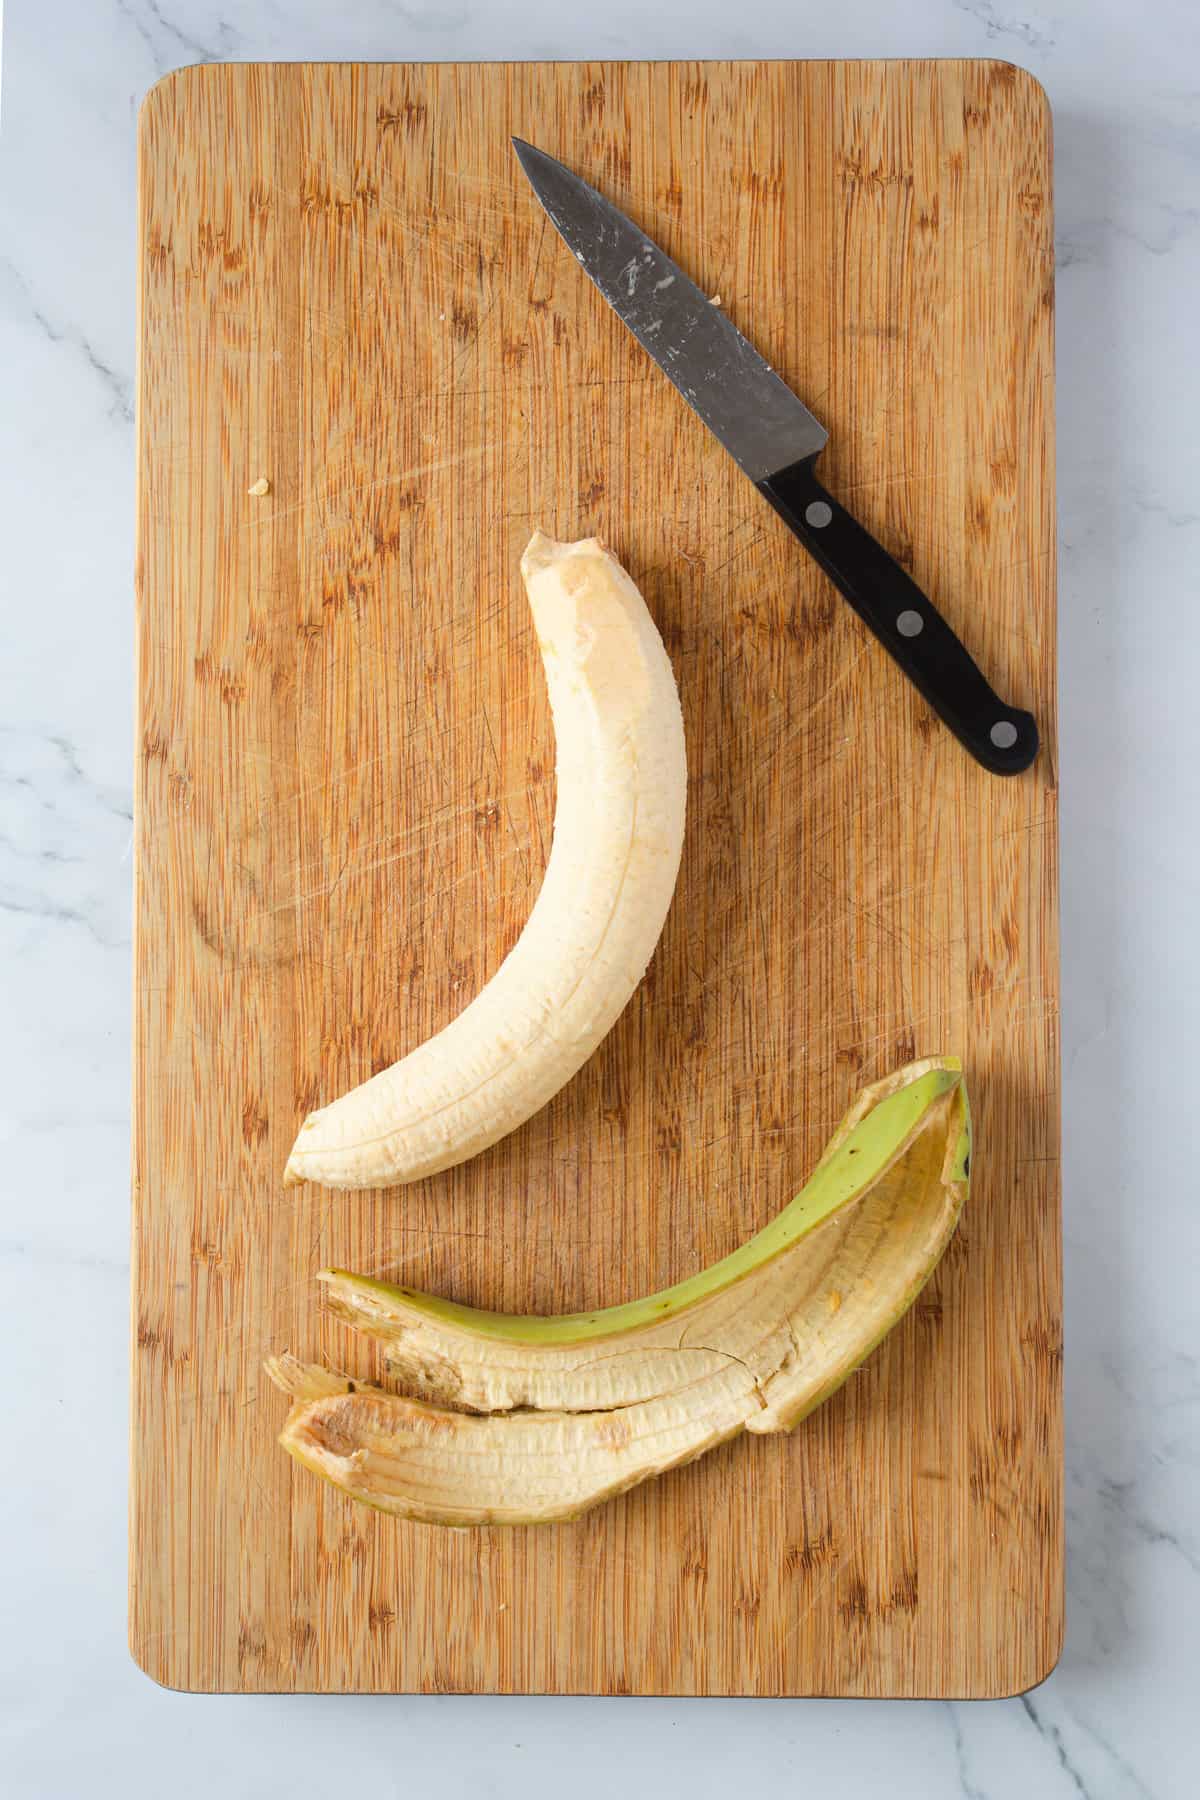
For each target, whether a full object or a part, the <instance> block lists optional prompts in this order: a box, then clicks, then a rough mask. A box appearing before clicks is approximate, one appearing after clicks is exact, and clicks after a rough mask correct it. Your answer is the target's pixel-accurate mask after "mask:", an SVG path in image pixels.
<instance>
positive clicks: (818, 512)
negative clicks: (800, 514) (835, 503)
mask: <svg viewBox="0 0 1200 1800" xmlns="http://www.w3.org/2000/svg"><path fill="white" fill-rule="evenodd" d="M832 517H833V508H832V506H830V505H829V503H828V502H827V501H825V500H810V501H809V503H808V505H807V506H806V507H805V509H804V523H805V524H806V525H812V526H813V527H814V528H815V529H816V530H817V531H820V529H821V527H822V525H828V523H829V521H830V519H832Z"/></svg>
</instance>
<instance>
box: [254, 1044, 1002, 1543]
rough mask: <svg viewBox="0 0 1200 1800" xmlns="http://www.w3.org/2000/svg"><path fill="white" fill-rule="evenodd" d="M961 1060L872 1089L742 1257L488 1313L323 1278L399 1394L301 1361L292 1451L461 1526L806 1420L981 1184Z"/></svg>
mask: <svg viewBox="0 0 1200 1800" xmlns="http://www.w3.org/2000/svg"><path fill="white" fill-rule="evenodd" d="M970 1129H971V1128H970V1113H969V1110H968V1105H967V1096H966V1089H965V1087H964V1084H963V1079H962V1070H961V1066H960V1064H959V1063H958V1062H957V1061H956V1060H955V1059H953V1058H950V1057H931V1058H928V1059H926V1060H924V1061H921V1062H915V1063H910V1064H909V1065H908V1066H907V1067H905V1068H903V1069H900V1070H898V1071H897V1072H896V1073H895V1074H893V1075H890V1076H888V1077H887V1078H886V1079H885V1080H883V1081H880V1082H877V1083H875V1084H874V1086H872V1087H868V1088H866V1089H864V1090H863V1092H862V1093H861V1094H860V1095H859V1097H858V1099H857V1100H856V1101H855V1103H854V1105H853V1106H852V1107H851V1109H850V1111H849V1112H848V1113H847V1115H846V1117H845V1118H844V1119H843V1121H842V1123H841V1125H840V1126H839V1127H838V1129H837V1131H836V1132H835V1133H834V1136H833V1138H832V1139H831V1140H830V1143H829V1145H828V1147H827V1149H826V1150H825V1153H824V1155H823V1156H822V1157H821V1160H820V1162H819V1163H818V1164H817V1167H816V1169H815V1170H814V1171H813V1174H812V1176H811V1178H810V1180H809V1181H808V1183H807V1184H806V1185H805V1187H804V1188H803V1189H802V1191H801V1192H800V1193H799V1194H798V1195H797V1197H796V1198H795V1199H794V1200H793V1201H792V1203H791V1204H790V1206H788V1207H786V1208H785V1209H784V1211H783V1212H782V1213H780V1214H779V1216H778V1217H777V1218H776V1219H774V1220H773V1221H772V1222H771V1224H769V1225H768V1226H766V1227H765V1229H764V1230H762V1231H760V1232H759V1233H758V1234H757V1236H755V1237H753V1238H751V1239H750V1240H749V1242H748V1243H746V1244H744V1245H743V1246H742V1247H741V1249H739V1250H735V1251H734V1252H733V1253H732V1255H730V1256H727V1257H725V1258H723V1259H722V1261H720V1262H717V1263H714V1264H713V1265H712V1266H711V1267H710V1268H708V1269H706V1270H704V1271H703V1272H702V1273H701V1274H699V1275H695V1276H692V1277H691V1278H690V1279H689V1280H687V1281H682V1282H679V1283H678V1284H677V1285H676V1286H675V1287H671V1288H666V1289H664V1290H663V1292H661V1293H658V1294H652V1295H649V1296H648V1297H647V1298H645V1299H643V1300H636V1301H633V1302H631V1303H629V1304H627V1305H624V1306H615V1307H610V1308H608V1309H607V1310H605V1311H601V1312H591V1313H569V1314H562V1315H560V1316H558V1317H554V1318H535V1317H531V1318H518V1317H512V1316H509V1315H506V1314H502V1313H489V1312H479V1311H476V1310H475V1309H474V1308H472V1307H467V1306H459V1305H456V1304H455V1303H454V1302H452V1301H448V1300H441V1299H438V1298H436V1297H434V1296H433V1295H430V1294H422V1293H418V1292H416V1291H414V1290H412V1289H409V1288H400V1287H391V1286H389V1285H387V1284H386V1283H384V1282H379V1281H372V1280H368V1279H367V1278H366V1277H364V1276H360V1275H351V1274H347V1273H345V1272H343V1271H341V1270H336V1269H335V1270H326V1271H324V1272H323V1274H322V1276H321V1280H322V1281H323V1282H324V1283H325V1287H326V1294H327V1298H328V1302H329V1305H330V1307H331V1308H332V1310H333V1311H334V1312H335V1313H337V1314H338V1315H339V1316H340V1317H341V1318H343V1319H345V1320H347V1321H348V1322H349V1323H350V1324H352V1325H354V1326H355V1327H356V1328H357V1329H359V1330H361V1331H363V1332H365V1333H366V1334H367V1335H368V1336H370V1337H373V1338H375V1339H376V1340H378V1341H379V1342H380V1343H381V1345H382V1347H383V1353H384V1359H385V1362H386V1365H387V1368H388V1372H389V1374H390V1376H391V1377H392V1378H393V1379H394V1380H395V1381H396V1383H397V1385H398V1386H399V1387H400V1388H401V1389H402V1390H403V1392H401V1393H394V1392H389V1391H384V1390H383V1389H381V1388H375V1387H367V1386H364V1385H363V1384H361V1383H358V1382H355V1381H352V1380H350V1379H349V1378H347V1377H344V1376H339V1375H334V1374H331V1373H330V1372H329V1371H328V1370H326V1369H323V1368H320V1367H317V1366H314V1365H311V1364H304V1363H300V1362H298V1361H296V1360H295V1358H293V1357H290V1356H283V1357H277V1358H275V1359H273V1360H272V1361H271V1362H270V1363H268V1364H267V1370H268V1373H269V1374H270V1375H271V1377H272V1379H273V1380H274V1381H275V1382H276V1383H277V1385H278V1386H279V1387H281V1388H282V1389H283V1390H284V1391H285V1392H286V1393H288V1394H289V1395H290V1396H291V1398H292V1408H291V1411H290V1413H289V1415H288V1419H287V1423H286V1425H285V1426H284V1429H283V1432H282V1434H281V1437H280V1442H281V1443H282V1445H283V1447H284V1449H285V1450H287V1451H288V1452H289V1454H290V1455H292V1456H294V1457H295V1458H296V1460H297V1461H298V1462H301V1463H303V1464H304V1465H305V1467H306V1468H309V1469H311V1470H312V1471H313V1472H314V1474H317V1475H321V1476H324V1478H325V1479H326V1480H328V1481H331V1482H332V1483H333V1484H334V1485H335V1486H336V1487H339V1488H341V1489H342V1490H343V1492H345V1493H346V1494H348V1495H350V1496H351V1498H353V1499H355V1500H361V1501H364V1502H365V1503H367V1504H368V1505H371V1506H375V1507H378V1508H379V1509H380V1510H382V1511H384V1512H388V1513H394V1514H396V1515H397V1516H398V1517H400V1518H407V1519H416V1520H420V1521H423V1522H425V1523H431V1524H444V1525H517V1524H538V1523H543V1522H548V1521H551V1520H556V1519H573V1518H576V1517H577V1516H578V1515H579V1514H580V1513H582V1512H585V1511H586V1510H587V1509H588V1508H589V1507H591V1506H595V1505H597V1504H598V1503H599V1502H600V1501H602V1500H607V1499H611V1498H612V1496H613V1495H615V1494H620V1493H623V1492H624V1491H625V1489H627V1488H630V1487H633V1486H634V1485H635V1484H636V1483H637V1482H639V1481H644V1480H646V1479H647V1478H648V1477H649V1476H651V1475H661V1474H662V1473H663V1472H664V1471H665V1470H667V1469H671V1468H674V1467H676V1465H678V1464H680V1463H685V1462H690V1461H691V1460H692V1459H693V1458H694V1457H697V1456H701V1455H703V1453H704V1451H706V1450H711V1449H712V1448H713V1446H714V1445H716V1444H720V1443H723V1442H724V1441H725V1440H726V1439H727V1438H731V1437H734V1436H735V1435H736V1434H737V1433H738V1432H739V1431H754V1432H768V1431H789V1430H791V1428H792V1427H793V1426H794V1425H796V1424H798V1423H799V1421H800V1420H801V1419H803V1418H804V1417H805V1416H806V1415H807V1414H808V1413H810V1412H811V1411H812V1410H813V1408H814V1407H816V1406H819V1405H820V1404H821V1402H822V1401H823V1400H825V1399H827V1398H828V1397H829V1395H830V1394H832V1393H833V1392H834V1391H835V1390H836V1389H837V1388H838V1387H840V1386H841V1384H842V1383H843V1382H844V1381H845V1380H846V1378H847V1376H848V1375H850V1374H851V1373H852V1372H853V1370H854V1369H856V1368H857V1367H858V1365H859V1364H860V1363H861V1362H862V1361H863V1360H864V1358H865V1357H867V1356H868V1355H869V1354H870V1352H871V1351H872V1350H873V1349H874V1348H875V1346H876V1344H878V1343H879V1341H880V1339H881V1338H883V1337H884V1336H885V1335H886V1334H887V1332H888V1331H890V1330H891V1328H892V1326H893V1325H894V1324H895V1323H896V1321H897V1320H898V1319H899V1318H900V1317H901V1316H902V1315H903V1313H904V1312H905V1311H906V1310H907V1309H908V1307H909V1306H910V1305H911V1304H912V1301H913V1300H914V1299H915V1297H916V1295H917V1294H918V1293H919V1292H920V1290H921V1288H922V1287H923V1285H924V1284H925V1282H926V1281H927V1280H928V1278H929V1276H930V1274H931V1273H932V1271H933V1269H934V1268H935V1267H936V1265H937V1262H938V1259H939V1258H940V1256H941V1254H942V1252H943V1250H944V1249H945V1247H946V1244H947V1243H948V1241H949V1239H950V1236H951V1233H952V1232H953V1230H954V1226H955V1223H956V1221H957V1219H958V1215H959V1212H960V1211H961V1209H962V1205H963V1202H964V1200H965V1198H966V1193H967V1177H968V1170H969V1165H970V1142H971V1139H970Z"/></svg>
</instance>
